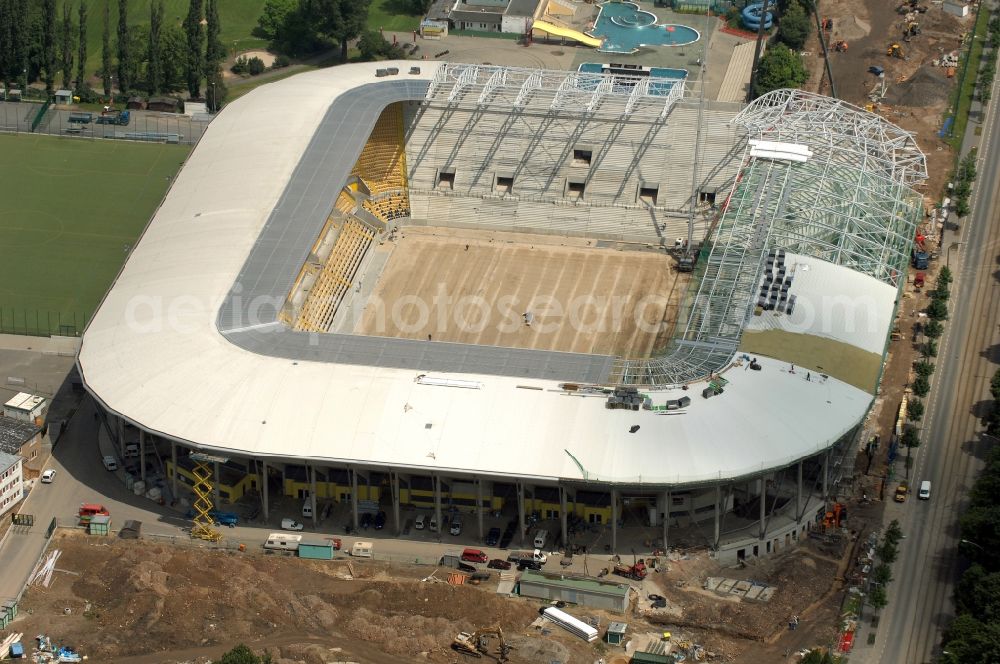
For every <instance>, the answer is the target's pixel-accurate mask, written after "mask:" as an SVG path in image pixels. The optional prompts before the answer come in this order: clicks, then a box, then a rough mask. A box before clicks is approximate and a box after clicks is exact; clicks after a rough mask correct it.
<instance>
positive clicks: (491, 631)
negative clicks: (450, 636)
mask: <svg viewBox="0 0 1000 664" xmlns="http://www.w3.org/2000/svg"><path fill="white" fill-rule="evenodd" d="M492 636H495V637H496V638H497V639H498V640H499V641H500V645H499V648H498V649H497V654H498V657H497V662H500V663H501V664H502V663H503V662H508V661H510V657H509V656H510V651H511V650H513V646H511V645H508V644H507V642H506V641H504V638H503V630H502V629H500V628H499V627H487V628H484V629H478V630H476V631H475V632H471V633H470V632H459V633H458V636H456V637H455V640H454V641H452V642H451V647H452V649H453V650H455V651H456V652H460V653H462V654H463V655H470V656H472V657H477V658H479V657H482V656H483V655H488V654H489V652H490V637H492Z"/></svg>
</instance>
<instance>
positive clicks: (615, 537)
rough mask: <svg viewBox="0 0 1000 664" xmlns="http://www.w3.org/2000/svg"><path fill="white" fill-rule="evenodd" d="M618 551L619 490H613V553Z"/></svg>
mask: <svg viewBox="0 0 1000 664" xmlns="http://www.w3.org/2000/svg"><path fill="white" fill-rule="evenodd" d="M617 551H618V490H617V489H612V490H611V553H615V552H617Z"/></svg>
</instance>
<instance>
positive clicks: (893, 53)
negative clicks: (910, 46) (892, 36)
mask: <svg viewBox="0 0 1000 664" xmlns="http://www.w3.org/2000/svg"><path fill="white" fill-rule="evenodd" d="M885 54H886V55H888V56H889V57H890V58H899V59H900V60H902V59H903V58H905V57H906V55H905V54H904V53H903V47H902V46H900V45H899V44H889V48H887V49H886V51H885Z"/></svg>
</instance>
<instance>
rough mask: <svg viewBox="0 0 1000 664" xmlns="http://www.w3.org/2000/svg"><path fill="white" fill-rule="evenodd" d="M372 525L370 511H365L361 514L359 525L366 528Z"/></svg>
mask: <svg viewBox="0 0 1000 664" xmlns="http://www.w3.org/2000/svg"><path fill="white" fill-rule="evenodd" d="M371 525H372V515H371V512H365V513H364V514H362V515H361V527H362V528H364V529H365V530H367V529H368V528H370V527H371Z"/></svg>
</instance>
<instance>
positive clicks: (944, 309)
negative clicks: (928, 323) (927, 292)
mask: <svg viewBox="0 0 1000 664" xmlns="http://www.w3.org/2000/svg"><path fill="white" fill-rule="evenodd" d="M927 315H928V316H930V319H931V320H947V319H948V305H947V304H946V303H945V302H944V301H943V300H938V299H933V300H931V303H930V304H929V305H927Z"/></svg>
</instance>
